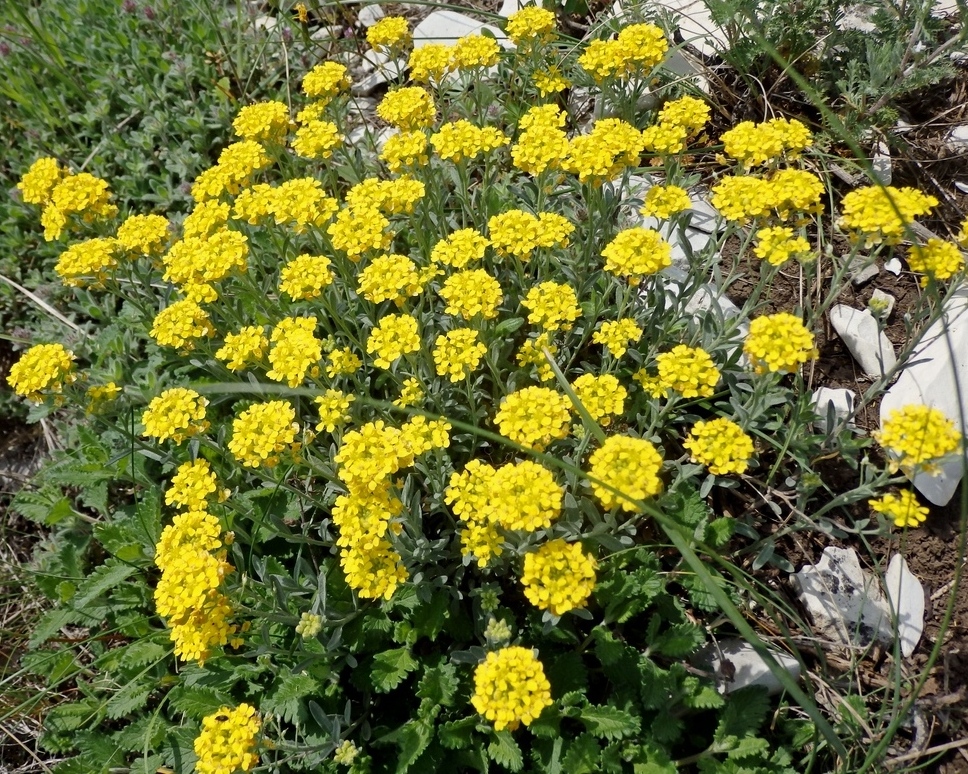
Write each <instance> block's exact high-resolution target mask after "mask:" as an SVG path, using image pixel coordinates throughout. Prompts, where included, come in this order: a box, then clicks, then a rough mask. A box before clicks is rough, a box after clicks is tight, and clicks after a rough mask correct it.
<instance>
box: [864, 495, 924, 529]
mask: <svg viewBox="0 0 968 774" xmlns="http://www.w3.org/2000/svg"><path fill="white" fill-rule="evenodd" d="M867 504H868V505H869V506H870V507H871V508H873V509H874V510H875V511H877V513H883V514H884V515H885V516H888V517H889V518H891V519H893V521H894V526H895V527H901V528H904V527H919V526H921V523H922V522H923V521H925V520H926V519H927V518H928V513H929V512H928V509H927V508H925V507H924V506H923V505H921V503H919V502H918V498H917V497H916V496H915V494H914V492H912V491H911V490H910V489H902V490H901V491H899V492H898V493H897V494H896V495H894V494H886V495H884V496H883V497H880V498H877V499H875V500H868V501H867Z"/></svg>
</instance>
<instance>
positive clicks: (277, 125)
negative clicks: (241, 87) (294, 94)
mask: <svg viewBox="0 0 968 774" xmlns="http://www.w3.org/2000/svg"><path fill="white" fill-rule="evenodd" d="M232 128H233V129H234V130H235V133H236V134H237V135H238V136H239V137H241V138H242V139H243V140H255V142H264V143H268V144H270V145H278V144H281V143H283V142H284V141H285V139H286V134H287V133H288V132H289V108H288V107H286V105H285V104H284V103H282V102H276V101H275V100H270V101H269V102H257V103H255V104H254V105H246V106H245V107H244V108H242V109H241V110H240V111H239V114H238V115H237V116H236V117H235V120H234V121H233V122H232Z"/></svg>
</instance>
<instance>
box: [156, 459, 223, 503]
mask: <svg viewBox="0 0 968 774" xmlns="http://www.w3.org/2000/svg"><path fill="white" fill-rule="evenodd" d="M221 494H223V493H222V492H219V486H218V479H217V478H216V476H215V472H214V471H213V470H212V466H211V465H210V464H209V463H208V460H194V461H193V462H185V463H182V464H181V465H179V466H178V471H177V472H176V473H175V475H174V476H172V479H171V486H170V487H168V491H166V492H165V503H166V504H167V505H171V506H174V507H175V508H184V509H185V510H189V511H204V510H205V506H206V504H207V502H208V500H209V499H210V498H211V497H213V496H218V497H219V498H220V499H221Z"/></svg>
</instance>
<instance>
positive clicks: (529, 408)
mask: <svg viewBox="0 0 968 774" xmlns="http://www.w3.org/2000/svg"><path fill="white" fill-rule="evenodd" d="M570 421H571V401H569V400H568V398H566V397H565V396H564V395H560V394H559V393H557V392H555V391H554V390H551V389H548V388H546V387H525V388H524V389H522V390H518V391H517V392H512V393H511V394H510V395H508V396H507V397H506V398H505V399H504V400H503V401H501V408H500V409H499V410H498V412H497V415H496V416H495V417H494V422H495V424H497V426H498V429H499V430H500V432H501V435H503V436H504V437H505V438H508V439H509V440H511V441H513V442H514V443H518V444H521V446H524V447H526V448H529V449H534V450H536V451H544V449H545V448H546V447H547V446H548V444H549V443H551V442H552V441H554V440H556V439H559V438H564V437H565V436H567V435H568V426H569V422H570Z"/></svg>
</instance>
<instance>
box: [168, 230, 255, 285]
mask: <svg viewBox="0 0 968 774" xmlns="http://www.w3.org/2000/svg"><path fill="white" fill-rule="evenodd" d="M248 256H249V246H248V237H246V236H245V234H242V233H241V232H238V231H230V230H229V229H226V228H222V229H219V230H217V231H215V232H213V233H211V234H208V235H206V236H204V237H186V238H184V239H181V240H179V241H178V242H175V244H173V245H172V246H171V249H169V250H168V252H167V253H166V254H165V256H164V257H163V258H162V263H163V264H164V267H165V274H164V278H165V279H166V280H167V281H168V282H172V283H174V284H176V285H182V286H184V285H206V284H209V283H211V282H219V281H221V280H223V279H225V278H226V277H227V276H229V274H231V273H232V272H233V271H239V272H244V271H246V269H247V263H246V261H247V259H248Z"/></svg>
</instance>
